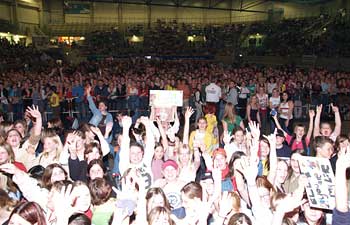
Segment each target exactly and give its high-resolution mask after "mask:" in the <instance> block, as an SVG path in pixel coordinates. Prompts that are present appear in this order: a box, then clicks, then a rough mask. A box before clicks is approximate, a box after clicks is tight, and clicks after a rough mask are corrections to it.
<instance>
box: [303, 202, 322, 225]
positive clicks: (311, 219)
mask: <svg viewBox="0 0 350 225" xmlns="http://www.w3.org/2000/svg"><path fill="white" fill-rule="evenodd" d="M303 208H304V215H305V219H306V221H307V222H308V223H309V224H316V223H317V222H318V221H319V220H320V219H321V218H322V215H323V212H322V210H320V209H316V208H311V207H310V204H309V203H305V204H304V205H303Z"/></svg>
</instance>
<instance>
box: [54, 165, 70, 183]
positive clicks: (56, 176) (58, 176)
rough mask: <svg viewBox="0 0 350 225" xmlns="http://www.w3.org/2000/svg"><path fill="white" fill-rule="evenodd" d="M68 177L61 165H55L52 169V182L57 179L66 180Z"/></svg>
mask: <svg viewBox="0 0 350 225" xmlns="http://www.w3.org/2000/svg"><path fill="white" fill-rule="evenodd" d="M65 179H66V175H65V173H64V171H63V170H62V169H61V168H59V167H55V168H53V169H52V174H51V183H52V184H53V183H55V182H56V181H61V180H65Z"/></svg>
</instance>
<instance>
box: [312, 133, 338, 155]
mask: <svg viewBox="0 0 350 225" xmlns="http://www.w3.org/2000/svg"><path fill="white" fill-rule="evenodd" d="M326 143H330V144H331V145H333V141H332V139H330V138H329V137H326V136H317V137H315V139H314V141H313V142H312V147H313V150H314V151H315V152H316V150H317V148H322V146H323V145H324V144H326Z"/></svg>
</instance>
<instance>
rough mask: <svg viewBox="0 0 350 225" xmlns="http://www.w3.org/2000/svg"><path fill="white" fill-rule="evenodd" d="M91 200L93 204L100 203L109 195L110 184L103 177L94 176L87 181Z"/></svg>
mask: <svg viewBox="0 0 350 225" xmlns="http://www.w3.org/2000/svg"><path fill="white" fill-rule="evenodd" d="M89 189H90V193H91V202H92V204H93V205H102V204H103V203H105V202H107V201H108V199H109V198H110V197H111V193H112V186H111V185H110V184H109V183H108V182H107V180H106V179H104V178H96V179H94V180H91V181H90V183H89Z"/></svg>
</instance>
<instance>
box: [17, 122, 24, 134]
mask: <svg viewBox="0 0 350 225" xmlns="http://www.w3.org/2000/svg"><path fill="white" fill-rule="evenodd" d="M15 129H16V130H18V132H20V133H21V135H22V137H24V136H25V135H24V133H25V127H24V126H23V124H22V123H16V125H15Z"/></svg>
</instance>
